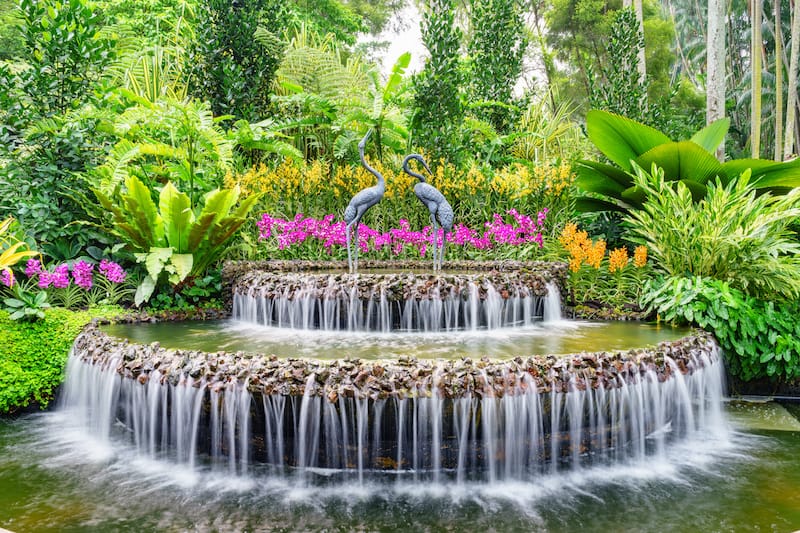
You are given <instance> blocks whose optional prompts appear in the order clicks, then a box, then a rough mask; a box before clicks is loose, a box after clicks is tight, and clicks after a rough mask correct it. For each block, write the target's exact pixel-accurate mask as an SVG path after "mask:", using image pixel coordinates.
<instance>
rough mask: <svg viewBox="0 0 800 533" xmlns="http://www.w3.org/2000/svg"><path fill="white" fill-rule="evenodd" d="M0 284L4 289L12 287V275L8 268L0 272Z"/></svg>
mask: <svg viewBox="0 0 800 533" xmlns="http://www.w3.org/2000/svg"><path fill="white" fill-rule="evenodd" d="M0 284H3V285H5V286H6V287H11V286H13V285H14V273H13V272H12V271H11V269H10V268H6V269H3V271H2V272H0Z"/></svg>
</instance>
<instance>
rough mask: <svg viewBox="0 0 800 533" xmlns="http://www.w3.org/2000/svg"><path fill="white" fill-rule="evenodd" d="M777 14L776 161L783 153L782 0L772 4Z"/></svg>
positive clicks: (775, 0)
mask: <svg viewBox="0 0 800 533" xmlns="http://www.w3.org/2000/svg"><path fill="white" fill-rule="evenodd" d="M772 10H773V12H774V14H775V161H780V160H781V159H782V157H781V156H782V153H783V60H782V58H783V25H782V24H781V0H774V1H773V2H772Z"/></svg>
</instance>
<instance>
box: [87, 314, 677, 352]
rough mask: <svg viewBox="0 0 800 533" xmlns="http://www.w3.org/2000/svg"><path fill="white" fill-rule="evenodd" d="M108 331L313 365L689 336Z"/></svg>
mask: <svg viewBox="0 0 800 533" xmlns="http://www.w3.org/2000/svg"><path fill="white" fill-rule="evenodd" d="M101 329H102V330H103V331H105V332H106V333H108V334H109V335H111V336H114V337H120V338H124V339H129V340H131V341H133V342H136V343H139V344H149V343H152V342H158V343H160V344H161V346H163V347H164V348H172V349H178V348H182V349H186V350H201V351H204V352H216V351H226V352H236V351H247V352H258V353H264V354H274V355H277V356H278V357H308V358H314V359H323V360H331V359H342V358H344V357H351V358H353V357H354V358H358V359H391V358H397V357H400V356H413V357H418V358H420V359H457V358H461V357H471V358H476V359H477V358H480V357H483V356H487V355H488V356H490V357H491V358H492V359H510V358H513V357H517V356H522V357H527V356H529V355H545V354H568V353H580V352H584V351H586V352H597V351H601V350H627V349H631V348H642V347H646V346H655V345H656V344H657V343H659V342H662V341H672V340H676V339H679V338H681V337H684V336H686V335H687V334H688V333H689V329H688V328H678V327H670V326H665V325H657V324H646V323H638V322H619V321H617V322H586V321H575V320H556V321H549V322H540V323H538V324H533V325H529V326H520V327H514V328H498V329H495V330H478V331H448V332H427V333H426V332H408V333H404V332H402V331H393V332H388V333H381V332H365V331H364V332H361V331H323V330H314V331H308V330H297V329H291V328H278V327H267V326H262V325H257V324H252V323H248V322H244V321H238V320H219V321H197V322H156V323H136V324H111V325H106V326H102V328H101Z"/></svg>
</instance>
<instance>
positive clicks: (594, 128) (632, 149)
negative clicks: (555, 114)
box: [586, 109, 671, 171]
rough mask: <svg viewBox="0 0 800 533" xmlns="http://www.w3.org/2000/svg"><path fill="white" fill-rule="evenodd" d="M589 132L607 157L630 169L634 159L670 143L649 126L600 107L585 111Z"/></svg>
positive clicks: (587, 130)
mask: <svg viewBox="0 0 800 533" xmlns="http://www.w3.org/2000/svg"><path fill="white" fill-rule="evenodd" d="M586 133H587V134H588V136H589V139H590V140H591V141H592V142H593V143H594V144H595V146H597V148H598V149H599V150H600V151H601V152H603V154H604V155H605V156H606V157H608V158H609V159H610V160H611V161H613V162H614V163H616V164H617V165H619V166H620V167H622V168H623V169H624V170H628V171H629V170H631V168H632V167H631V160H635V159H636V158H638V157H639V156H640V155H642V154H644V153H645V152H647V151H648V150H651V149H653V148H655V147H656V146H658V145H661V144H664V143H668V142H671V139H670V138H669V137H667V136H666V135H664V134H663V133H661V132H660V131H658V130H656V129H654V128H651V127H650V126H645V125H644V124H641V123H639V122H636V121H634V120H631V119H629V118H625V117H623V116H620V115H616V114H614V113H609V112H608V111H601V110H597V109H593V110H591V111H589V112H588V113H587V114H586ZM646 168H649V166H647V167H646Z"/></svg>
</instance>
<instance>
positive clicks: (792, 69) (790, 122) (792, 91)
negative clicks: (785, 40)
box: [783, 0, 800, 160]
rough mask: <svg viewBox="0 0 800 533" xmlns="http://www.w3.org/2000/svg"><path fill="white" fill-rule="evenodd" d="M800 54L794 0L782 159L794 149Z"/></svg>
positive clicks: (799, 11) (799, 13) (798, 1)
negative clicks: (799, 58)
mask: <svg viewBox="0 0 800 533" xmlns="http://www.w3.org/2000/svg"><path fill="white" fill-rule="evenodd" d="M798 55H800V0H795V2H794V10H793V11H792V52H791V54H790V56H789V57H790V59H789V82H788V85H787V89H788V94H789V102H788V105H787V106H786V133H785V134H784V136H783V143H784V144H783V159H784V160H785V159H788V158H789V157H791V156H792V154H794V153H795V150H794V122H795V113H796V112H797V60H798Z"/></svg>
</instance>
